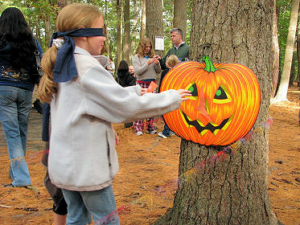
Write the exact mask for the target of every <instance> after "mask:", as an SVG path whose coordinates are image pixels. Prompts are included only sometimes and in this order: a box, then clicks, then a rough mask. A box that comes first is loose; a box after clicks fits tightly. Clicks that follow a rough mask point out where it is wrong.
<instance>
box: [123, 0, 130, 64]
mask: <svg viewBox="0 0 300 225" xmlns="http://www.w3.org/2000/svg"><path fill="white" fill-rule="evenodd" d="M123 52H124V60H125V61H126V62H127V63H130V58H129V57H130V0H125V7H124V45H123Z"/></svg>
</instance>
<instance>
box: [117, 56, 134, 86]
mask: <svg viewBox="0 0 300 225" xmlns="http://www.w3.org/2000/svg"><path fill="white" fill-rule="evenodd" d="M117 81H118V83H119V84H120V85H121V86H122V87H129V86H132V85H134V84H135V83H134V77H133V76H132V75H131V74H130V72H129V67H128V63H127V62H126V61H125V60H122V61H121V62H120V64H119V67H118V71H117Z"/></svg>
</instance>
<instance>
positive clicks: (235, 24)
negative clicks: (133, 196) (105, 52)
mask: <svg viewBox="0 0 300 225" xmlns="http://www.w3.org/2000/svg"><path fill="white" fill-rule="evenodd" d="M273 4H274V1H273V0H260V1H249V0H240V1H239V4H236V0H228V1H218V0H193V3H192V9H193V17H192V31H191V44H190V58H191V60H194V61H201V59H202V57H203V56H204V55H208V56H209V57H210V58H211V59H212V61H213V62H215V63H221V62H222V63H240V64H243V65H245V66H247V67H249V68H250V69H252V70H253V72H254V73H255V74H256V75H257V77H258V80H259V84H260V88H261V96H262V99H261V107H260V113H259V116H258V118H257V120H256V123H255V125H254V127H253V129H252V132H251V136H248V137H249V138H248V139H244V140H239V141H238V142H236V143H235V144H233V145H231V148H230V149H231V154H227V153H228V152H226V149H227V150H228V149H229V148H226V147H218V146H216V147H205V146H201V145H200V144H195V143H193V142H189V141H186V140H184V139H182V141H181V147H180V149H181V152H180V162H179V178H178V189H177V191H176V194H175V199H174V205H173V208H172V209H171V210H169V211H168V212H167V213H166V214H165V215H164V216H163V217H162V218H160V219H159V220H158V221H157V222H156V223H155V224H156V225H158V224H160V225H168V224H172V225H177V224H178V225H179V224H180V225H181V224H185V225H195V224H197V225H202V224H203V225H204V224H205V225H207V224H214V225H223V224H241V225H248V224H251V225H252V224H257V225H258V224H264V225H269V224H271V225H274V224H277V222H278V221H277V219H276V217H275V215H274V213H273V212H272V208H271V203H270V200H269V196H268V192H267V162H268V138H269V137H268V129H267V126H266V124H267V123H266V122H267V120H268V118H269V115H268V112H269V105H270V95H271V78H272V65H273V57H274V56H273V52H272V23H273ZM206 85H213V84H209V83H207V84H206ZM224 85H225V86H226V81H224ZM232 97H233V101H235V100H234V98H235V96H232ZM199 99H200V98H199ZM247 100H248V99H245V101H247ZM207 101H209V100H208V99H207ZM195 110H197V109H195ZM209 113H210V112H209ZM220 116H222V112H220ZM199 120H201V119H199ZM229 126H230V125H229ZM187 129H188V128H187ZM208 132H210V131H208ZM220 153H222V154H220Z"/></svg>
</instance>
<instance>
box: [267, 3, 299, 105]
mask: <svg viewBox="0 0 300 225" xmlns="http://www.w3.org/2000/svg"><path fill="white" fill-rule="evenodd" d="M298 12H299V0H292V11H291V16H290V24H289V32H288V37H287V42H286V47H285V55H284V63H283V70H282V74H281V78H280V83H279V88H278V92H277V93H276V96H275V98H274V99H272V102H280V101H288V99H287V91H288V87H289V79H290V73H291V66H292V60H293V52H294V44H295V35H296V28H297V22H298Z"/></svg>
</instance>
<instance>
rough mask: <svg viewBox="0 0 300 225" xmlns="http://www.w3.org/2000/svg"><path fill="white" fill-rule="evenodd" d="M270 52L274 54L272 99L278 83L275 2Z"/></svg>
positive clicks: (278, 55) (278, 57)
mask: <svg viewBox="0 0 300 225" xmlns="http://www.w3.org/2000/svg"><path fill="white" fill-rule="evenodd" d="M272 31H273V32H272V50H273V52H274V62H273V72H272V74H273V76H272V95H271V96H272V97H274V96H275V94H276V91H277V87H278V83H279V59H280V52H279V50H280V49H279V43H278V15H277V8H276V0H274V16H273V30H272Z"/></svg>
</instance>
